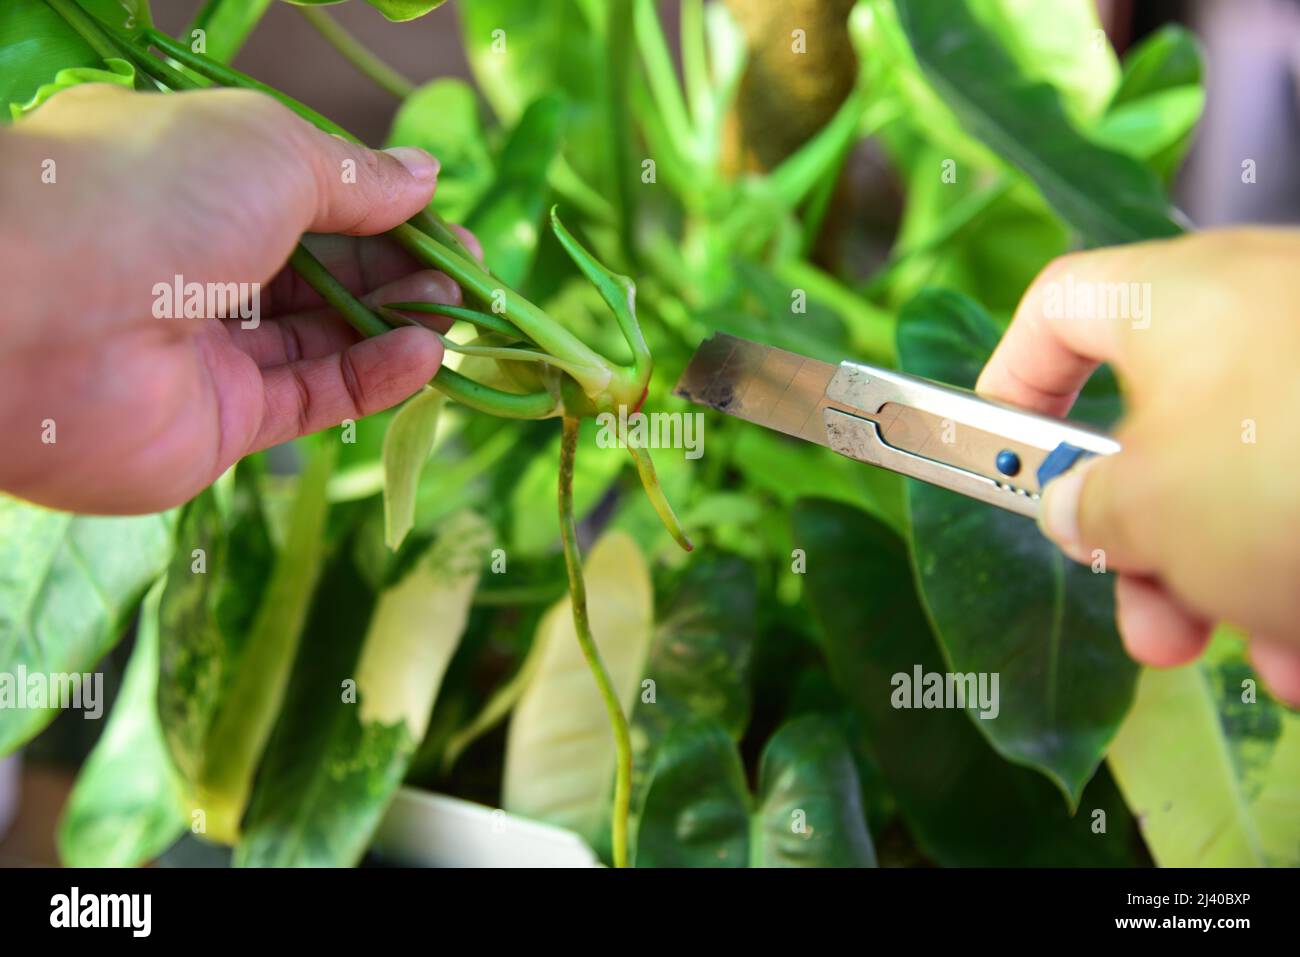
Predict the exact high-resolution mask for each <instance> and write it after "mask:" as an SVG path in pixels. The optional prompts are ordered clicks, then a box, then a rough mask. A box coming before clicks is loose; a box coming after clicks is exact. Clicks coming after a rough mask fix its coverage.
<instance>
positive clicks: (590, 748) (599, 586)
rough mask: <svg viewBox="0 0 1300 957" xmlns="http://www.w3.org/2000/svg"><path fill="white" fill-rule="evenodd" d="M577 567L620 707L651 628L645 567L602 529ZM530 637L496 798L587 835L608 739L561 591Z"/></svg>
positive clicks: (600, 805) (610, 766)
mask: <svg viewBox="0 0 1300 957" xmlns="http://www.w3.org/2000/svg"><path fill="white" fill-rule="evenodd" d="M584 573H585V575H586V580H587V604H588V614H589V616H590V619H591V632H592V635H593V637H594V639H595V642H596V646H597V648H598V649H599V650H600V656H601V658H602V659H603V661H604V663H605V668H606V670H607V671H608V673H609V677H610V682H611V684H612V685H613V687H614V690H615V691H616V693H617V694H618V698H619V701H620V702H621V704H622V706H623V711H624V713H625V714H626V713H629V712H630V711H631V709H632V703H633V701H634V699H635V697H636V695H637V692H638V691H639V690H640V681H641V679H642V677H643V675H644V669H645V663H646V655H647V653H648V651H649V648H650V640H651V636H652V634H653V617H654V608H653V596H652V586H651V582H650V571H649V569H648V568H647V567H646V563H645V559H644V558H643V557H642V555H641V552H640V550H639V549H638V548H637V546H636V543H635V542H634V541H633V540H632V538H631V537H630V536H628V535H627V534H625V533H623V532H610V533H609V534H607V535H605V536H604V537H602V538H601V539H600V541H598V542H597V543H596V545H595V547H594V548H592V550H591V553H590V555H588V557H587V560H586V562H585V563H584ZM533 640H534V641H539V642H545V645H544V647H543V649H542V651H541V652H540V654H541V656H542V657H541V660H540V661H539V663H538V665H537V671H536V673H535V675H534V676H533V679H532V681H531V682H530V683H529V685H528V687H527V689H526V690H525V691H524V693H523V695H522V696H521V697H520V699H519V703H518V704H517V705H516V706H515V710H514V714H513V716H512V717H511V720H510V728H509V731H508V734H507V738H506V759H505V770H504V775H503V780H502V785H501V804H502V807H504V808H505V809H506V810H507V811H510V812H511V813H513V814H522V815H524V816H525V817H531V818H536V819H537V820H540V821H547V822H549V823H552V824H558V825H560V826H561V827H567V828H569V829H570V830H573V831H576V832H577V833H579V834H581V835H583V836H585V837H587V838H588V839H594V838H595V837H596V836H598V834H599V832H600V831H601V830H602V825H603V823H604V821H605V820H606V819H607V817H608V813H609V798H610V793H611V789H612V786H613V781H614V759H615V755H614V738H613V735H612V733H611V732H610V728H609V721H608V717H607V716H606V713H605V705H604V703H603V702H602V701H601V698H600V695H599V693H598V692H597V690H596V682H595V680H594V679H593V678H592V676H591V671H590V670H589V668H588V667H587V662H586V660H585V659H584V658H583V656H582V651H581V649H580V647H579V645H578V638H577V634H576V633H575V631H574V627H573V612H572V609H571V606H570V602H569V599H568V598H565V599H563V600H561V601H560V602H558V603H557V604H555V605H553V606H552V607H551V608H550V609H549V610H548V611H547V612H546V615H545V616H544V617H543V618H542V621H541V624H540V625H539V626H538V629H537V635H536V637H534V639H533Z"/></svg>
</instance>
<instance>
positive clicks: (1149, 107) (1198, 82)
mask: <svg viewBox="0 0 1300 957" xmlns="http://www.w3.org/2000/svg"><path fill="white" fill-rule="evenodd" d="M1204 74H1205V67H1204V63H1203V54H1202V52H1201V47H1200V44H1199V42H1198V41H1197V39H1196V37H1195V35H1194V34H1192V33H1190V32H1189V31H1187V30H1185V29H1183V28H1182V27H1178V26H1172V25H1171V26H1167V27H1164V28H1163V29H1161V30H1159V31H1157V32H1156V33H1154V34H1152V35H1151V36H1150V37H1148V38H1147V39H1146V40H1144V41H1143V42H1142V43H1141V44H1140V45H1139V46H1138V47H1137V48H1136V49H1134V50H1133V52H1132V53H1130V54H1129V55H1128V57H1127V59H1126V60H1125V61H1124V78H1123V81H1122V82H1121V84H1120V87H1119V89H1118V90H1117V91H1116V92H1115V97H1114V99H1113V100H1112V101H1111V104H1110V109H1109V110H1108V111H1107V112H1106V114H1105V116H1103V117H1102V118H1101V121H1100V122H1099V123H1098V124H1097V127H1096V128H1095V129H1094V130H1093V134H1092V135H1093V138H1094V139H1096V140H1098V141H1099V142H1101V143H1102V144H1104V145H1107V146H1110V147H1112V148H1114V149H1117V150H1122V151H1124V152H1127V153H1129V154H1131V155H1133V156H1135V157H1137V158H1138V159H1141V160H1143V161H1144V162H1145V163H1146V164H1147V166H1148V167H1149V168H1150V169H1152V170H1153V171H1154V172H1155V173H1156V174H1157V175H1159V176H1160V177H1162V178H1163V179H1164V180H1165V181H1166V182H1167V181H1169V180H1171V179H1172V178H1173V175H1174V173H1175V172H1177V170H1178V167H1179V166H1180V165H1181V164H1182V161H1183V158H1184V157H1185V156H1186V154H1187V150H1188V148H1189V147H1190V146H1191V143H1192V135H1193V132H1194V131H1195V128H1196V124H1197V122H1198V121H1199V120H1200V118H1201V113H1202V112H1203V111H1204V108H1205V82H1204Z"/></svg>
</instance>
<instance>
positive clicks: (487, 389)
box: [289, 243, 559, 419]
mask: <svg viewBox="0 0 1300 957" xmlns="http://www.w3.org/2000/svg"><path fill="white" fill-rule="evenodd" d="M289 263H290V264H291V265H292V266H293V268H294V270H295V271H296V272H297V273H298V275H300V276H302V278H303V279H304V280H305V281H306V282H307V284H308V285H310V286H311V287H312V288H313V289H315V290H316V291H317V292H318V293H320V294H321V298H322V299H324V300H325V301H326V302H327V303H329V304H330V306H332V307H333V308H334V309H335V310H337V311H338V312H339V314H340V315H342V316H343V318H344V319H346V320H347V322H348V324H349V325H350V326H352V328H354V329H356V330H357V332H359V333H361V334H362V335H363V336H380V335H383V334H384V333H385V332H389V331H391V330H392V329H393V328H394V327H393V326H390V325H389V324H388V323H386V322H384V321H383V319H381V318H380V317H379V316H377V315H375V313H373V312H371V311H370V309H369V308H368V307H367V306H366V305H365V303H363V302H362V301H361V300H360V299H358V298H357V297H356V296H354V295H352V293H350V292H349V291H348V290H347V287H346V286H344V285H343V284H342V283H341V282H339V281H338V280H337V279H335V278H334V276H333V275H331V274H330V271H329V270H328V269H326V268H325V266H324V264H323V263H321V261H320V260H319V259H317V258H316V257H315V256H314V255H312V253H311V251H310V250H309V249H308V248H307V247H306V246H304V245H303V244H302V243H299V244H298V248H297V249H295V250H294V252H293V255H292V256H290V257H289ZM429 384H430V385H431V386H433V387H434V388H435V389H437V390H438V391H439V392H441V393H442V394H443V395H445V396H447V397H448V398H449V399H454V400H455V401H457V402H459V403H461V404H462V405H467V406H469V407H470V408H471V409H477V410H478V411H480V412H486V413H488V414H489V415H497V416H501V417H502V418H507V419H548V418H550V417H552V416H553V415H555V413H556V411H557V410H558V408H559V402H558V401H557V400H556V398H555V396H553V395H551V394H550V393H549V392H533V393H528V394H525V395H519V394H516V393H514V392H503V391H502V390H500V389H493V388H492V387H491V386H486V385H483V384H482V383H479V382H475V381H474V380H473V379H469V378H467V377H465V376H463V375H461V374H460V373H459V372H457V371H456V370H455V369H448V368H445V367H444V368H442V369H439V370H438V374H437V375H436V376H434V377H433V381H432V382H430V383H429Z"/></svg>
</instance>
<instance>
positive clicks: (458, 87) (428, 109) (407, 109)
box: [385, 78, 493, 223]
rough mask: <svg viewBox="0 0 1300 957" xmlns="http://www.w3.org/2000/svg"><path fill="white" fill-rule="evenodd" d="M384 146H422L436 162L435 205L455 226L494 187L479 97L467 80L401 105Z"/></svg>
mask: <svg viewBox="0 0 1300 957" xmlns="http://www.w3.org/2000/svg"><path fill="white" fill-rule="evenodd" d="M385 145H387V146H418V147H420V148H421V149H423V150H426V151H428V152H430V153H432V154H433V155H434V156H436V157H438V162H439V163H441V164H442V169H441V170H440V172H439V173H438V191H437V192H436V193H435V194H434V197H433V205H434V208H435V209H437V210H438V212H439V213H441V214H442V215H443V216H445V217H447V219H449V220H451V221H453V222H457V223H460V222H464V221H465V218H466V217H467V216H469V214H470V211H471V210H472V209H474V207H475V205H477V204H478V202H479V200H480V199H481V198H482V197H483V196H484V195H485V194H486V193H487V190H488V189H489V188H490V187H491V185H492V179H493V161H492V153H491V151H490V150H489V149H488V145H487V140H486V138H485V136H484V133H483V124H482V121H481V119H480V117H479V106H478V97H477V95H476V94H475V93H474V89H473V87H471V86H470V85H469V84H468V83H466V82H464V81H463V80H454V79H447V78H443V79H438V80H434V81H433V82H432V83H426V84H425V85H424V86H421V87H420V88H419V89H417V90H416V91H415V92H414V93H412V94H411V95H410V96H408V97H407V98H406V99H405V100H403V101H402V105H401V106H400V107H399V108H398V110H397V115H396V116H394V117H393V127H392V129H391V130H390V131H389V134H388V138H387V140H386V141H385Z"/></svg>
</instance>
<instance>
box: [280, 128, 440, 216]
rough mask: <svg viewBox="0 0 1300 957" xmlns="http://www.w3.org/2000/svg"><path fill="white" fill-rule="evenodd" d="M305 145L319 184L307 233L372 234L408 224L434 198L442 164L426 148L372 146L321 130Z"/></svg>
mask: <svg viewBox="0 0 1300 957" xmlns="http://www.w3.org/2000/svg"><path fill="white" fill-rule="evenodd" d="M303 143H304V145H303V152H304V156H303V159H304V160H305V162H306V163H307V164H308V165H309V166H310V168H311V170H312V173H313V174H314V175H313V177H312V179H313V180H314V182H315V184H316V190H315V203H314V208H313V210H312V212H311V220H310V222H309V223H308V224H307V225H306V227H305V229H304V231H305V232H312V233H345V234H347V235H350V236H372V235H374V234H375V233H381V232H384V231H385V230H388V229H392V228H393V227H394V226H397V225H399V224H401V223H404V222H406V221H407V220H408V219H410V218H411V217H412V216H414V215H415V214H416V213H418V212H419V211H420V210H422V209H424V207H425V206H427V205H428V204H429V200H430V199H432V198H433V191H434V188H435V186H436V185H437V180H438V170H439V163H438V161H437V160H436V159H434V158H433V157H432V156H430V155H429V154H428V153H426V152H425V151H424V150H421V149H416V148H414V147H411V146H398V147H394V148H392V149H389V150H372V149H368V148H367V147H365V146H360V145H357V144H355V143H349V142H347V141H346V140H342V139H339V138H338V137H335V136H330V135H329V134H327V133H322V132H321V131H319V130H316V129H312V130H310V131H309V135H308V136H306V137H304V138H303Z"/></svg>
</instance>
